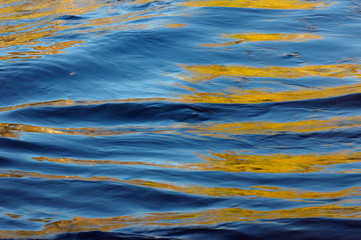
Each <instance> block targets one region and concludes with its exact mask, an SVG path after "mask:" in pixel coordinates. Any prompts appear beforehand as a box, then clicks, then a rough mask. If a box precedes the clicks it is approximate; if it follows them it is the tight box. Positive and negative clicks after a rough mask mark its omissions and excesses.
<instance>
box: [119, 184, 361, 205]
mask: <svg viewBox="0 0 361 240" xmlns="http://www.w3.org/2000/svg"><path fill="white" fill-rule="evenodd" d="M123 182H124V183H129V184H133V185H138V186H145V187H151V188H160V189H165V190H172V191H177V192H182V193H187V194H196V195H204V196H211V197H240V196H247V197H267V198H279V199H287V200H298V201H308V200H319V199H330V198H346V197H351V196H361V189H360V188H358V187H353V188H348V189H344V190H340V191H336V192H314V191H302V190H298V189H291V188H280V187H269V186H255V187H253V188H252V189H241V188H236V187H233V188H227V187H205V186H197V185H193V184H192V185H190V186H184V185H179V184H177V185H175V184H170V183H160V182H154V181H145V180H142V179H137V180H127V181H123Z"/></svg>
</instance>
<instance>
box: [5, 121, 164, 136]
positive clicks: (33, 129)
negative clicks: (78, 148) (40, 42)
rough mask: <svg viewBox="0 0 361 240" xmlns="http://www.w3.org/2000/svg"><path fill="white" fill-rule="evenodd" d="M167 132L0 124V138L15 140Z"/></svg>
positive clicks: (139, 129) (138, 128)
mask: <svg viewBox="0 0 361 240" xmlns="http://www.w3.org/2000/svg"><path fill="white" fill-rule="evenodd" d="M169 131H170V130H167V129H160V130H152V129H149V128H145V127H132V129H131V130H130V129H129V128H127V127H122V128H118V129H117V130H115V129H106V128H94V127H84V128H52V127H41V126H31V125H25V124H15V123H0V137H6V138H17V139H20V134H22V133H24V132H28V133H48V134H63V135H81V136H88V137H95V136H115V135H123V134H135V133H140V132H142V133H145V132H147V133H148V132H151V133H168V132H169Z"/></svg>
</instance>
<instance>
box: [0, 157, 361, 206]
mask: <svg viewBox="0 0 361 240" xmlns="http://www.w3.org/2000/svg"><path fill="white" fill-rule="evenodd" d="M123 164H124V163H123ZM149 165H151V164H149ZM1 171H2V173H0V177H13V178H24V177H32V178H45V179H51V180H80V181H92V182H94V181H108V182H119V183H126V184H132V185H136V186H143V187H149V188H157V189H163V190H170V191H176V192H181V193H186V194H193V195H203V196H210V197H267V198H278V199H286V200H297V201H310V200H320V199H330V198H346V197H352V196H360V195H361V189H360V188H358V187H353V188H348V189H344V190H340V191H335V192H315V191H304V190H298V189H292V188H281V187H271V186H254V187H253V188H251V189H241V188H236V187H232V188H228V187H208V186H200V185H194V184H192V185H180V184H177V185H175V184H171V183H163V182H155V181H146V180H142V179H135V180H120V179H118V178H114V177H106V176H100V177H81V176H67V175H49V174H41V173H36V172H27V171H15V170H1Z"/></svg>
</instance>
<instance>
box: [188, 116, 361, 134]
mask: <svg viewBox="0 0 361 240" xmlns="http://www.w3.org/2000/svg"><path fill="white" fill-rule="evenodd" d="M183 127H184V129H185V131H187V132H191V133H196V134H199V135H205V136H214V137H217V136H219V137H232V135H233V134H236V135H239V134H276V133H280V132H297V133H303V132H316V131H331V130H337V129H342V128H356V127H361V116H354V117H334V118H331V119H328V120H317V119H313V120H303V121H297V122H282V123H280V122H261V121H260V122H233V123H213V124H212V123H207V124H199V125H191V124H187V125H183Z"/></svg>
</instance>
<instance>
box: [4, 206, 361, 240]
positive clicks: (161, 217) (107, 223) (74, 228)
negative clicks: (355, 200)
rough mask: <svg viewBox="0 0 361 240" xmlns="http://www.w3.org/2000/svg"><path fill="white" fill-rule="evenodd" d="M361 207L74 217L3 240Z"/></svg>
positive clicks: (352, 213)
mask: <svg viewBox="0 0 361 240" xmlns="http://www.w3.org/2000/svg"><path fill="white" fill-rule="evenodd" d="M360 211H361V207H360V206H340V205H336V204H333V205H331V204H329V205H323V206H312V207H303V208H292V209H280V210H273V211H259V210H252V209H242V208H221V209H209V210H204V211H190V212H167V213H148V214H145V215H143V216H137V217H136V216H117V217H108V218H85V217H74V218H73V219H72V220H60V221H56V222H53V223H49V224H46V225H44V227H43V229H42V230H37V231H36V230H35V231H29V230H20V231H0V237H1V238H27V237H45V236H47V235H54V234H61V233H69V232H86V231H111V230H115V229H120V228H124V227H128V226H133V227H134V226H137V225H139V226H142V227H143V228H145V227H162V226H163V227H167V228H169V227H179V226H197V225H213V224H222V223H227V222H241V221H242V222H243V221H245V222H250V221H251V222H255V221H260V220H276V219H287V218H347V219H357V218H360V217H361V214H360Z"/></svg>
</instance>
